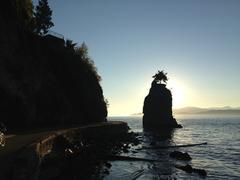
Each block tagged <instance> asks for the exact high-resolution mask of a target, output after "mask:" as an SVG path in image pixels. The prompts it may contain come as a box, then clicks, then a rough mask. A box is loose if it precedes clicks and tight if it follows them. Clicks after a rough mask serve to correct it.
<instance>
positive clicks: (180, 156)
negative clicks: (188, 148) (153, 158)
mask: <svg viewBox="0 0 240 180" xmlns="http://www.w3.org/2000/svg"><path fill="white" fill-rule="evenodd" d="M169 156H170V157H171V158H175V159H178V160H185V161H189V160H191V159H192V158H191V157H190V155H189V154H188V153H187V152H185V153H183V152H180V151H173V152H171V153H170V154H169Z"/></svg>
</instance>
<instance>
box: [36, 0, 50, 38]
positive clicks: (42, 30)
mask: <svg viewBox="0 0 240 180" xmlns="http://www.w3.org/2000/svg"><path fill="white" fill-rule="evenodd" d="M34 15H35V31H36V33H38V34H40V35H43V34H46V33H47V32H48V30H49V28H51V27H52V26H53V25H54V24H53V22H52V10H51V9H50V7H49V5H48V1H47V0H39V1H38V5H37V6H36V12H35V13H34Z"/></svg>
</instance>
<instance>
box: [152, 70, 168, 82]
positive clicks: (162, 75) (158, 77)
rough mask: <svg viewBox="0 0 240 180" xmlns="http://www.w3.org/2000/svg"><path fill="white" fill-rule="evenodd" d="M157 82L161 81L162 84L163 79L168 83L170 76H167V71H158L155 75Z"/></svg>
mask: <svg viewBox="0 0 240 180" xmlns="http://www.w3.org/2000/svg"><path fill="white" fill-rule="evenodd" d="M153 78H154V80H153V81H155V82H159V83H160V84H161V81H163V82H164V83H167V81H168V77H167V73H165V72H164V71H158V72H157V73H156V74H155V75H154V76H153Z"/></svg>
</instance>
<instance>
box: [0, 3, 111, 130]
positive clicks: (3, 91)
mask: <svg viewBox="0 0 240 180" xmlns="http://www.w3.org/2000/svg"><path fill="white" fill-rule="evenodd" d="M11 2H13V0H11V1H10V2H9V4H8V5H9V6H8V8H9V11H8V12H9V14H8V16H6V14H5V12H4V11H1V12H0V26H1V29H0V31H1V33H0V42H1V45H2V46H1V48H0V99H1V100H0V108H1V110H0V119H1V121H2V122H3V123H4V124H6V126H7V127H8V129H11V128H26V127H39V126H45V127H46V126H56V125H58V126H60V125H65V124H73V123H77V124H84V123H90V122H97V121H105V118H106V116H107V108H106V103H105V101H104V97H103V92H102V88H101V86H100V84H99V77H100V76H99V75H98V74H97V71H96V68H95V66H94V64H93V61H91V60H90V59H83V58H82V57H81V55H79V54H78V53H76V52H75V51H69V50H68V49H67V48H66V47H65V46H64V42H63V43H62V40H59V41H54V40H52V39H49V38H47V37H41V36H38V35H36V34H33V33H31V31H26V30H24V29H25V28H24V27H22V26H20V23H19V20H18V18H17V16H15V15H16V14H15V12H16V11H15V8H16V7H15V6H13V5H12V3H11ZM6 4H7V3H6ZM10 12H11V13H10ZM53 39H54V38H53ZM55 39H56V38H55Z"/></svg>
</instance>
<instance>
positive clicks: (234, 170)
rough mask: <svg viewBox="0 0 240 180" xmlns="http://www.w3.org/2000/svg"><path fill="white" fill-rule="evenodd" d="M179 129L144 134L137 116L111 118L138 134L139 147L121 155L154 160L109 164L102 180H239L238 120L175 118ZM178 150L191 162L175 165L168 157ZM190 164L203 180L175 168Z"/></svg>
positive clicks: (239, 125) (113, 162)
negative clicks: (122, 122)
mask: <svg viewBox="0 0 240 180" xmlns="http://www.w3.org/2000/svg"><path fill="white" fill-rule="evenodd" d="M176 119H177V121H178V123H179V124H182V125H183V128H181V129H175V130H174V131H172V132H169V133H167V134H165V133H164V134H162V133H161V132H149V131H144V130H143V128H142V117H141V116H128V117H111V118H109V120H120V121H125V122H127V123H128V125H129V127H130V128H131V130H132V131H134V132H136V133H137V134H138V139H139V140H140V141H141V144H140V145H138V146H137V147H132V148H131V150H130V151H129V152H128V153H123V154H122V155H127V156H133V157H140V158H146V159H154V160H158V161H157V162H146V161H144V162H143V161H131V162H130V161H112V162H111V164H112V166H111V168H110V169H109V171H110V173H109V175H106V176H105V178H104V179H107V180H109V179H139V180H140V179H142V180H143V179H144V180H145V179H240V117H239V116H217V115H209V116H200V115H196V116H192V115H191V116H190V115H188V116H176ZM203 142H207V143H208V144H207V145H201V146H194V147H182V148H174V149H142V148H141V147H142V146H144V147H153V146H152V145H153V144H154V145H164V146H165V145H166V146H168V145H180V144H195V143H203ZM174 150H178V151H181V152H187V153H189V155H190V156H191V157H192V160H191V161H179V160H175V159H172V158H170V157H169V153H170V152H172V151H174ZM186 164H190V165H191V166H192V167H193V168H199V169H204V170H206V171H207V177H202V176H199V175H198V174H195V173H191V174H189V173H186V172H184V171H182V170H179V169H177V168H175V165H186Z"/></svg>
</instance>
